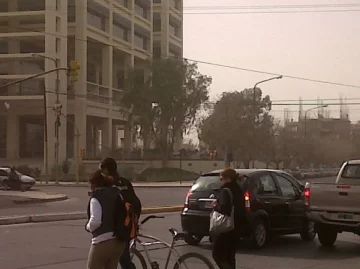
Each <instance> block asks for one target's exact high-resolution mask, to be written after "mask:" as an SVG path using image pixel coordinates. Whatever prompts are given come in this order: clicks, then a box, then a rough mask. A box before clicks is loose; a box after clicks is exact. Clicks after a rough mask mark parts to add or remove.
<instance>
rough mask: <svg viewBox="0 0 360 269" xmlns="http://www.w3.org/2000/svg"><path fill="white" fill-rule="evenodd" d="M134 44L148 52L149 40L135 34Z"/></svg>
mask: <svg viewBox="0 0 360 269" xmlns="http://www.w3.org/2000/svg"><path fill="white" fill-rule="evenodd" d="M134 43H135V46H137V47H140V48H142V49H144V50H147V47H148V46H147V38H146V37H145V36H143V35H141V34H138V33H135V34H134Z"/></svg>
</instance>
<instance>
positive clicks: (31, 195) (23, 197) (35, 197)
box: [0, 191, 68, 204]
mask: <svg viewBox="0 0 360 269" xmlns="http://www.w3.org/2000/svg"><path fill="white" fill-rule="evenodd" d="M0 198H5V199H6V200H7V201H10V202H12V203H15V204H32V203H48V202H57V201H64V200H66V199H68V197H67V195H65V194H58V193H56V194H48V193H45V192H40V191H26V192H21V191H0Z"/></svg>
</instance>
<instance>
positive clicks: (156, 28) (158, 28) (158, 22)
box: [153, 18, 161, 32]
mask: <svg viewBox="0 0 360 269" xmlns="http://www.w3.org/2000/svg"><path fill="white" fill-rule="evenodd" d="M153 31H154V32H160V31H161V19H160V18H156V19H155V18H154V20H153Z"/></svg>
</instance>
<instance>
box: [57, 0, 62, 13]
mask: <svg viewBox="0 0 360 269" xmlns="http://www.w3.org/2000/svg"><path fill="white" fill-rule="evenodd" d="M56 10H57V11H59V10H61V0H56Z"/></svg>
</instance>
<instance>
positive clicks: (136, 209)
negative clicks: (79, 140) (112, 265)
mask: <svg viewBox="0 0 360 269" xmlns="http://www.w3.org/2000/svg"><path fill="white" fill-rule="evenodd" d="M100 169H101V171H102V173H103V175H104V176H105V177H107V178H109V179H110V180H112V182H113V183H114V184H115V185H116V186H117V187H119V188H120V189H121V195H122V196H123V198H124V201H125V202H126V203H127V204H129V205H130V206H131V212H128V213H130V214H131V213H134V216H133V217H130V218H131V220H130V222H131V224H130V226H132V227H129V229H128V230H129V237H128V240H127V242H126V247H125V250H124V253H123V255H122V256H121V259H120V261H119V263H120V265H121V267H122V268H123V269H136V266H135V264H134V263H133V262H132V260H131V257H130V251H129V247H130V240H131V239H133V238H134V237H135V236H136V233H137V226H138V220H139V218H140V214H141V207H142V205H141V201H140V199H139V198H138V196H137V195H136V193H135V190H134V187H133V185H132V184H131V182H130V181H129V180H128V179H126V178H124V177H121V176H120V175H119V173H118V171H117V164H116V161H115V160H114V159H112V158H106V159H104V160H103V161H102V162H101V164H100ZM134 233H135V234H134Z"/></svg>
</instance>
